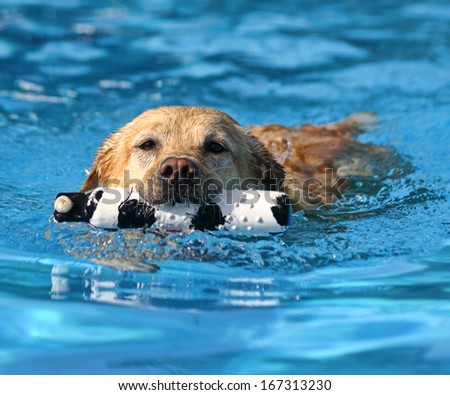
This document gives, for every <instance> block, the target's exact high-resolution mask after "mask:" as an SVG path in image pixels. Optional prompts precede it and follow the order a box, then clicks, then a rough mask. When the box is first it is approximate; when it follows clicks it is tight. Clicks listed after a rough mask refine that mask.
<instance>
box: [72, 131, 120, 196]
mask: <svg viewBox="0 0 450 395" xmlns="http://www.w3.org/2000/svg"><path fill="white" fill-rule="evenodd" d="M116 134H117V133H116ZM116 134H113V135H112V136H111V137H110V138H109V139H108V140H106V141H105V142H104V144H103V145H102V146H101V147H100V148H99V150H98V151H97V156H96V158H95V160H94V163H93V165H92V168H91V171H90V172H89V175H88V176H87V178H86V180H85V181H84V183H83V185H82V187H81V189H80V192H86V191H89V190H91V189H94V188H97V187H98V186H101V185H102V184H103V183H104V182H105V181H108V182H109V180H110V178H111V169H112V168H113V167H114V163H115V162H116V160H117V155H115V147H116V145H117V144H116V140H117V138H116Z"/></svg>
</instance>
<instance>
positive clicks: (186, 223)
mask: <svg viewBox="0 0 450 395" xmlns="http://www.w3.org/2000/svg"><path fill="white" fill-rule="evenodd" d="M291 214H292V208H291V204H290V201H289V198H288V196H287V195H286V194H284V193H282V192H275V191H259V190H248V191H242V190H237V189H235V190H232V191H226V192H224V194H223V195H221V196H220V197H219V199H216V203H212V204H201V205H197V204H192V203H186V204H181V203H180V204H178V203H173V204H172V203H166V204H162V205H155V206H152V205H150V204H149V203H148V202H146V201H145V200H144V199H143V198H142V197H141V196H140V195H139V193H138V191H137V190H136V189H135V188H96V189H94V190H92V191H89V192H86V193H84V192H73V193H60V194H58V195H57V197H56V200H55V212H54V213H53V217H54V219H55V220H56V221H57V222H88V223H90V224H91V225H94V226H96V227H99V228H105V229H118V228H141V227H143V228H153V229H160V230H165V231H174V230H175V231H178V230H189V229H197V230H201V231H223V232H232V233H233V234H236V235H239V236H267V235H275V234H283V233H284V232H286V230H287V229H288V227H289V223H290V218H291Z"/></svg>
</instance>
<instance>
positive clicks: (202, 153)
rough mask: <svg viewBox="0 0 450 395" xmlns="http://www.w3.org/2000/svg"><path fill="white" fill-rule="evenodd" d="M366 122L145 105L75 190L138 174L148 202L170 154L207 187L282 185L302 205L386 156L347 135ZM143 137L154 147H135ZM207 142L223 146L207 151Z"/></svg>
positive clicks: (323, 198) (367, 118)
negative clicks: (284, 122) (245, 118)
mask: <svg viewBox="0 0 450 395" xmlns="http://www.w3.org/2000/svg"><path fill="white" fill-rule="evenodd" d="M373 122H374V116H373V115H371V114H369V113H359V114H355V115H353V116H351V117H349V118H346V119H344V120H342V121H340V122H336V123H333V124H328V125H322V126H314V125H303V126H301V127H299V128H289V127H285V126H281V125H267V126H255V127H252V128H250V129H249V130H246V129H244V128H243V127H242V126H240V125H239V124H238V123H237V122H236V121H235V120H233V119H232V118H231V117H229V116H228V115H226V114H225V113H223V112H221V111H218V110H215V109H210V108H201V107H160V108H156V109H151V110H148V111H146V112H144V113H143V114H141V115H139V116H138V117H137V118H135V119H134V120H133V121H131V122H130V123H128V124H126V125H125V126H123V127H122V128H121V129H120V130H118V131H117V132H115V133H114V134H112V135H111V136H110V137H109V138H108V139H107V140H106V141H105V142H104V144H103V146H102V147H101V148H100V149H99V150H98V154H97V157H96V158H95V160H94V164H93V166H92V170H91V172H90V174H89V175H88V177H87V179H86V180H85V182H84V184H83V186H82V188H81V190H82V191H86V190H90V189H92V188H95V187H97V186H99V185H104V184H105V183H106V184H108V185H109V186H114V185H116V186H127V185H131V184H134V183H136V181H137V180H140V181H141V184H140V189H141V191H140V192H141V193H142V194H143V196H144V197H145V198H146V199H147V200H148V201H149V202H151V203H154V204H157V203H161V202H164V200H165V194H166V192H167V191H165V190H164V186H163V185H162V183H161V181H160V177H159V169H160V164H161V163H162V162H163V161H164V160H165V159H167V158H170V157H177V158H187V159H189V160H190V161H193V162H194V163H195V164H196V166H198V169H199V173H200V174H199V177H200V178H201V179H202V180H203V181H204V180H212V181H210V182H206V183H205V185H208V188H210V189H211V190H217V189H220V187H221V186H224V187H226V188H227V187H231V186H232V184H236V182H239V184H240V185H239V186H240V187H241V188H246V187H248V186H257V187H259V188H271V189H282V190H286V191H287V192H288V193H289V194H290V195H291V196H292V197H293V198H294V201H295V208H296V209H301V208H310V207H311V206H316V205H319V204H323V203H327V202H330V201H331V200H332V199H333V196H334V197H335V195H334V194H332V193H331V192H332V191H331V189H332V187H333V184H335V183H336V181H338V179H339V177H341V176H347V175H353V174H355V175H371V174H372V172H373V167H374V164H375V163H377V162H378V161H382V160H383V158H384V157H385V156H386V155H389V153H390V151H389V150H388V149H386V148H384V147H378V146H374V145H369V144H363V143H359V142H357V141H356V140H355V139H354V138H355V136H356V135H357V134H358V132H360V131H363V130H365V129H366V128H367V127H369V126H370V125H371V124H372V123H373ZM147 141H152V144H153V143H154V146H152V148H151V149H149V150H143V149H142V148H140V147H142V144H143V143H145V142H147ZM211 142H217V143H219V144H220V145H221V146H223V147H224V148H225V151H223V152H220V153H214V152H211V151H210V150H209V149H208V147H209V144H210V143H211ZM327 169H329V170H327ZM149 180H150V184H149V183H148V181H149ZM231 180H234V181H233V182H231V183H230V181H231ZM227 182H228V184H227ZM256 183H258V185H255V184H256ZM138 184H139V183H138ZM203 188H205V186H203ZM215 188H216V189H215ZM206 192H207V191H202V193H204V194H205V193H206Z"/></svg>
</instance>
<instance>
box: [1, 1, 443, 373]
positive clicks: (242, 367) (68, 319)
mask: <svg viewBox="0 0 450 395" xmlns="http://www.w3.org/2000/svg"><path fill="white" fill-rule="evenodd" d="M449 33H450V3H449V2H445V1H440V2H438V1H434V2H433V1H432V2H426V3H425V2H413V1H401V0H400V1H396V2H395V4H393V3H392V2H389V1H382V0H378V1H373V2H371V3H370V4H364V3H363V2H360V1H351V0H348V1H343V2H332V1H326V0H325V1H321V2H313V1H277V2H272V1H235V2H220V3H219V2H217V1H200V2H196V3H195V4H190V3H186V2H182V1H175V0H174V1H152V2H146V1H144V0H142V1H139V0H135V1H129V2H118V1H112V0H111V1H96V2H92V1H90V2H89V1H86V0H66V1H64V2H61V1H56V0H47V1H45V2H44V1H38V0H17V1H0V125H1V129H2V130H1V133H0V158H1V159H0V160H1V171H0V191H1V198H0V218H1V224H2V226H1V227H0V307H1V309H0V319H1V321H2V325H1V326H0V373H58V374H59V373H66V374H67V373H86V374H87V373H104V374H119V373H121V374H133V373H142V374H172V373H173V374H175V373H180V374H189V373H198V374H202V373H203V374H207V373H214V374H221V373H223V374H231V373H248V374H253V373H274V374H275V373H291V374H306V373H309V374H312V373H314V374H332V373H334V374H336V373H352V374H360V373H369V374H372V373H387V374H391V373H399V374H403V373H410V374H420V373H429V374H433V373H441V374H448V373H450V303H449V299H450V270H449V269H450V234H449V233H450V218H449V214H450V207H449V198H450V193H449V192H450V188H449V185H450V168H449V159H450V158H449V151H450V131H449V130H450V115H449V114H450V73H449V69H450V51H449V45H450V34H449ZM172 104H181V105H203V106H213V107H216V108H219V109H221V110H224V111H226V112H228V113H229V114H230V115H232V116H233V117H234V118H236V119H237V120H238V121H239V122H241V123H242V124H244V125H248V124H263V123H269V122H279V123H285V124H289V125H294V124H299V123H302V122H314V123H321V122H329V121H333V120H337V119H339V118H342V117H344V116H346V115H348V114H350V113H352V112H355V111H361V110H374V111H376V112H377V113H378V114H379V117H380V124H379V126H378V127H377V128H376V129H375V130H374V131H373V132H372V133H370V134H367V135H363V136H361V137H360V139H361V140H362V141H365V142H373V143H376V144H383V145H387V146H390V147H392V148H394V149H395V150H396V151H397V152H398V153H399V159H398V161H399V162H398V163H399V165H400V164H401V166H403V167H402V168H404V172H403V176H402V177H400V178H394V177H386V178H383V179H375V180H374V179H371V180H367V179H355V180H353V181H352V182H353V184H354V188H353V192H352V193H351V194H349V195H348V196H347V198H348V202H347V203H345V204H341V205H338V206H334V207H330V208H328V209H325V208H323V209H320V210H317V211H316V212H315V213H313V214H310V215H308V216H305V217H301V216H299V217H296V218H295V219H294V224H293V226H292V228H291V229H290V230H289V232H288V233H287V234H286V235H285V236H284V237H283V238H281V239H278V238H274V239H264V240H248V241H243V240H235V239H228V238H224V237H220V238H219V237H214V236H210V235H207V234H204V233H194V234H191V235H172V236H170V237H167V238H160V237H158V236H156V235H151V234H147V235H145V236H144V235H142V234H141V233H140V232H139V231H121V232H116V233H108V232H105V231H97V230H95V229H92V228H89V227H88V226H87V225H85V224H72V225H67V224H58V225H56V224H52V223H51V222H50V221H49V217H50V214H51V212H52V205H53V198H54V196H55V195H56V194H57V193H58V192H60V191H71V190H76V189H77V188H78V187H79V186H80V184H81V183H82V181H83V179H84V177H85V172H84V170H85V169H86V168H88V167H89V166H90V164H91V160H92V157H93V155H94V153H95V150H96V148H97V147H98V146H99V144H100V142H101V141H102V139H104V138H105V137H106V136H108V134H109V133H110V132H111V131H113V130H115V129H117V128H118V127H120V126H121V125H122V124H124V123H125V122H127V121H129V120H131V119H132V118H133V117H135V116H136V115H138V114H139V113H140V112H141V111H143V110H145V109H147V108H149V107H154V106H159V105H172ZM400 158H402V160H401V159H400Z"/></svg>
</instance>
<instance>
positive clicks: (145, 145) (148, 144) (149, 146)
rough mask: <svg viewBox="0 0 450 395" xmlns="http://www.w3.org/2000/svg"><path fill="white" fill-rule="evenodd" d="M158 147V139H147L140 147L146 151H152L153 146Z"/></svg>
mask: <svg viewBox="0 0 450 395" xmlns="http://www.w3.org/2000/svg"><path fill="white" fill-rule="evenodd" d="M155 147H156V141H155V140H147V141H146V142H145V143H143V144H141V145H140V146H139V148H140V149H143V150H144V151H150V150H152V149H153V148H155Z"/></svg>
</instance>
